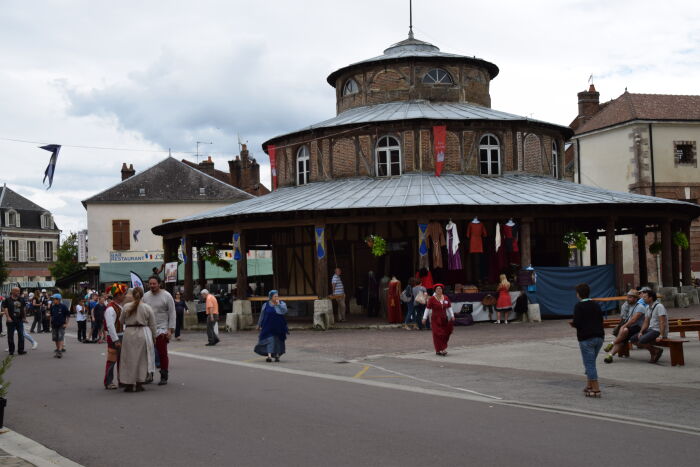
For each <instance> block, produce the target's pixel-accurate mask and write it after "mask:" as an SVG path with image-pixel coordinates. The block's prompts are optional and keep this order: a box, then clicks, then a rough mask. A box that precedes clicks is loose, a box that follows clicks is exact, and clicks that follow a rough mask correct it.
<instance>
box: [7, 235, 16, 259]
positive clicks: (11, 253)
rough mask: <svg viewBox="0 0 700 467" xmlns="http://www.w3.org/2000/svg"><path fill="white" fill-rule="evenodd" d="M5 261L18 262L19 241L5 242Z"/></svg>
mask: <svg viewBox="0 0 700 467" xmlns="http://www.w3.org/2000/svg"><path fill="white" fill-rule="evenodd" d="M7 250H8V251H7V260H8V261H19V241H17V240H10V241H9V242H7Z"/></svg>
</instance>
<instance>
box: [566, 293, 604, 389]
mask: <svg viewBox="0 0 700 467" xmlns="http://www.w3.org/2000/svg"><path fill="white" fill-rule="evenodd" d="M590 294H591V289H590V287H589V286H588V284H585V283H584V284H579V285H577V286H576V296H577V297H578V299H579V300H580V301H579V302H578V303H577V304H576V305H575V306H574V320H573V321H571V322H570V323H569V324H570V325H571V326H572V327H575V328H576V338H577V339H578V345H579V349H580V350H581V359H582V360H583V367H584V368H585V370H586V377H587V378H588V383H587V384H586V387H585V388H584V389H583V393H584V395H585V396H586V397H600V395H601V392H600V385H599V384H598V371H597V369H596V364H595V361H596V358H597V357H598V352H600V349H601V347H603V339H604V338H605V330H604V329H603V310H601V309H600V305H598V304H597V303H596V302H594V301H592V300H591V299H590V298H589V297H590Z"/></svg>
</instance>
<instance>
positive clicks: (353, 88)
mask: <svg viewBox="0 0 700 467" xmlns="http://www.w3.org/2000/svg"><path fill="white" fill-rule="evenodd" d="M358 92H360V86H358V84H357V81H355V80H354V79H352V78H350V79H349V80H347V81H346V82H345V86H343V96H349V95H350V94H357V93H358Z"/></svg>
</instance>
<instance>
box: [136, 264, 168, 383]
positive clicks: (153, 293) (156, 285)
mask: <svg viewBox="0 0 700 467" xmlns="http://www.w3.org/2000/svg"><path fill="white" fill-rule="evenodd" d="M148 288H149V291H148V292H146V293H145V295H144V296H143V299H142V301H143V303H146V304H147V305H150V307H151V308H152V309H153V313H154V314H155V316H156V352H157V353H158V358H159V360H160V382H159V383H158V385H159V386H163V385H165V384H168V366H169V365H168V363H169V361H168V343H169V342H170V338H171V337H172V335H173V333H174V332H175V301H174V300H173V297H172V295H170V292H168V291H167V290H162V289H161V288H160V278H159V277H157V276H151V277H150V278H149V279H148Z"/></svg>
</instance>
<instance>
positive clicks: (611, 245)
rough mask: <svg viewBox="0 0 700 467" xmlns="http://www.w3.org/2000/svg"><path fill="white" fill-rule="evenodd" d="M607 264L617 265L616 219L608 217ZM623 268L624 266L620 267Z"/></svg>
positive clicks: (606, 236)
mask: <svg viewBox="0 0 700 467" xmlns="http://www.w3.org/2000/svg"><path fill="white" fill-rule="evenodd" d="M605 264H613V265H615V218H614V217H608V222H607V225H606V226H605ZM620 267H622V265H620Z"/></svg>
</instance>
